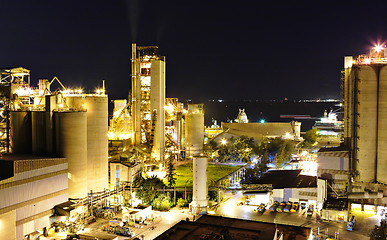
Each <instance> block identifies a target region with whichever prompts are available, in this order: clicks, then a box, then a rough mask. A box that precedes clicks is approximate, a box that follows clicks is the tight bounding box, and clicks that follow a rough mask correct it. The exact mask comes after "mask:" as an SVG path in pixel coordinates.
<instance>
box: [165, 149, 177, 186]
mask: <svg viewBox="0 0 387 240" xmlns="http://www.w3.org/2000/svg"><path fill="white" fill-rule="evenodd" d="M173 160H174V155H170V156H169V157H168V160H167V176H166V178H167V185H168V187H173V186H175V185H176V173H175V166H174V164H173Z"/></svg>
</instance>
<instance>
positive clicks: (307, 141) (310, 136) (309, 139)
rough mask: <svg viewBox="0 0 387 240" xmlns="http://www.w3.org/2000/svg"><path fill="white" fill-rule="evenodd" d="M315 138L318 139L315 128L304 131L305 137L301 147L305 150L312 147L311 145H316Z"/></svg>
mask: <svg viewBox="0 0 387 240" xmlns="http://www.w3.org/2000/svg"><path fill="white" fill-rule="evenodd" d="M317 137H318V130H317V128H313V129H310V130H308V131H306V132H305V135H304V142H303V146H304V147H307V148H308V147H312V146H313V144H315V143H316V141H317Z"/></svg>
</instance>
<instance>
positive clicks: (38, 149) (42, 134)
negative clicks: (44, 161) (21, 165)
mask: <svg viewBox="0 0 387 240" xmlns="http://www.w3.org/2000/svg"><path fill="white" fill-rule="evenodd" d="M31 119H32V141H31V142H32V153H33V154H35V155H47V154H48V153H47V151H46V143H47V142H46V137H47V136H46V127H47V126H46V112H43V111H33V112H31Z"/></svg>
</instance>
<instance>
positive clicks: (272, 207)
mask: <svg viewBox="0 0 387 240" xmlns="http://www.w3.org/2000/svg"><path fill="white" fill-rule="evenodd" d="M278 205H279V202H278V201H275V202H274V203H273V205H271V206H270V208H269V210H270V212H275V210H276V209H277V207H278Z"/></svg>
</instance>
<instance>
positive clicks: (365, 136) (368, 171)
mask: <svg viewBox="0 0 387 240" xmlns="http://www.w3.org/2000/svg"><path fill="white" fill-rule="evenodd" d="M355 71H357V72H356V73H354V74H352V75H353V77H355V78H357V79H355V81H356V82H357V84H358V91H357V92H356V94H357V101H358V104H356V102H355V105H356V106H355V107H356V108H358V111H357V113H358V114H357V115H356V116H355V118H356V119H357V120H356V123H355V124H357V126H355V127H356V130H355V131H357V133H358V134H357V136H358V138H357V139H356V140H357V146H355V147H356V151H357V152H356V158H357V160H358V162H357V164H356V169H357V171H358V172H359V181H361V182H374V181H375V180H376V157H377V155H376V148H377V109H378V108H377V104H378V103H377V102H378V99H377V94H376V93H377V92H378V83H377V78H378V76H377V74H376V71H375V69H373V67H371V66H364V65H363V66H359V68H358V69H355ZM355 100H356V99H355Z"/></svg>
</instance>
